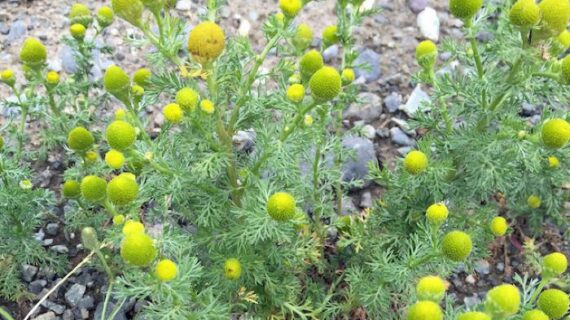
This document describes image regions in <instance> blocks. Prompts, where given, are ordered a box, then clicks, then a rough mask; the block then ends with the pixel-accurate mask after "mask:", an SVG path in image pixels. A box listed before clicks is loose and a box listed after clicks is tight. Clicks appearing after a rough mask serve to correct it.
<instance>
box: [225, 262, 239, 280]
mask: <svg viewBox="0 0 570 320" xmlns="http://www.w3.org/2000/svg"><path fill="white" fill-rule="evenodd" d="M224 276H225V277H226V278H227V279H229V280H237V279H239V277H240V276H241V263H240V262H239V260H238V259H236V258H230V259H228V260H226V261H225V262H224Z"/></svg>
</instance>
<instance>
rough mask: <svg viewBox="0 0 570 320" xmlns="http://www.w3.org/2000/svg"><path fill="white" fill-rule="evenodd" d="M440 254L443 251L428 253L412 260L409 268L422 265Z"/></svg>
mask: <svg viewBox="0 0 570 320" xmlns="http://www.w3.org/2000/svg"><path fill="white" fill-rule="evenodd" d="M440 256H441V253H436V252H432V253H430V254H427V255H425V256H423V257H421V258H419V259H415V260H412V261H411V262H410V263H408V268H409V269H414V268H415V267H417V266H419V265H422V264H424V263H426V262H428V261H430V260H431V259H433V258H437V257H440Z"/></svg>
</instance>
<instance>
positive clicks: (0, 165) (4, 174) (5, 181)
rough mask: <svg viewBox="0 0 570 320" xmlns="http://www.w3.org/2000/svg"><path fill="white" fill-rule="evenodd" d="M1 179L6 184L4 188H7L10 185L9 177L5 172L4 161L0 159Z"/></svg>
mask: <svg viewBox="0 0 570 320" xmlns="http://www.w3.org/2000/svg"><path fill="white" fill-rule="evenodd" d="M0 177H2V182H3V183H4V186H5V187H6V188H7V187H8V185H9V183H8V177H7V175H6V171H5V170H4V161H3V160H2V159H0Z"/></svg>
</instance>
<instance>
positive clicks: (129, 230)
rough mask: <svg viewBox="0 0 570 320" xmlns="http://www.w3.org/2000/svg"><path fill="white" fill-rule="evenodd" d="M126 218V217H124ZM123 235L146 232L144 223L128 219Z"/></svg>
mask: <svg viewBox="0 0 570 320" xmlns="http://www.w3.org/2000/svg"><path fill="white" fill-rule="evenodd" d="M123 218H124V217H123ZM122 232H123V235H125V236H128V235H131V234H136V233H144V224H142V223H140V222H139V221H135V220H127V222H125V225H124V226H123V230H122Z"/></svg>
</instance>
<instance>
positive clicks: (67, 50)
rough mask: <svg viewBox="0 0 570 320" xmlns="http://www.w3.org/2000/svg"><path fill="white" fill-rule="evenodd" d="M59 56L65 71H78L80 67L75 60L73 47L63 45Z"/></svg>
mask: <svg viewBox="0 0 570 320" xmlns="http://www.w3.org/2000/svg"><path fill="white" fill-rule="evenodd" d="M59 57H60V60H61V67H62V69H63V71H65V72H66V73H70V74H72V73H76V72H77V71H78V69H79V67H78V66H77V62H75V56H74V53H73V49H71V47H69V46H63V48H61V51H60V53H59Z"/></svg>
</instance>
